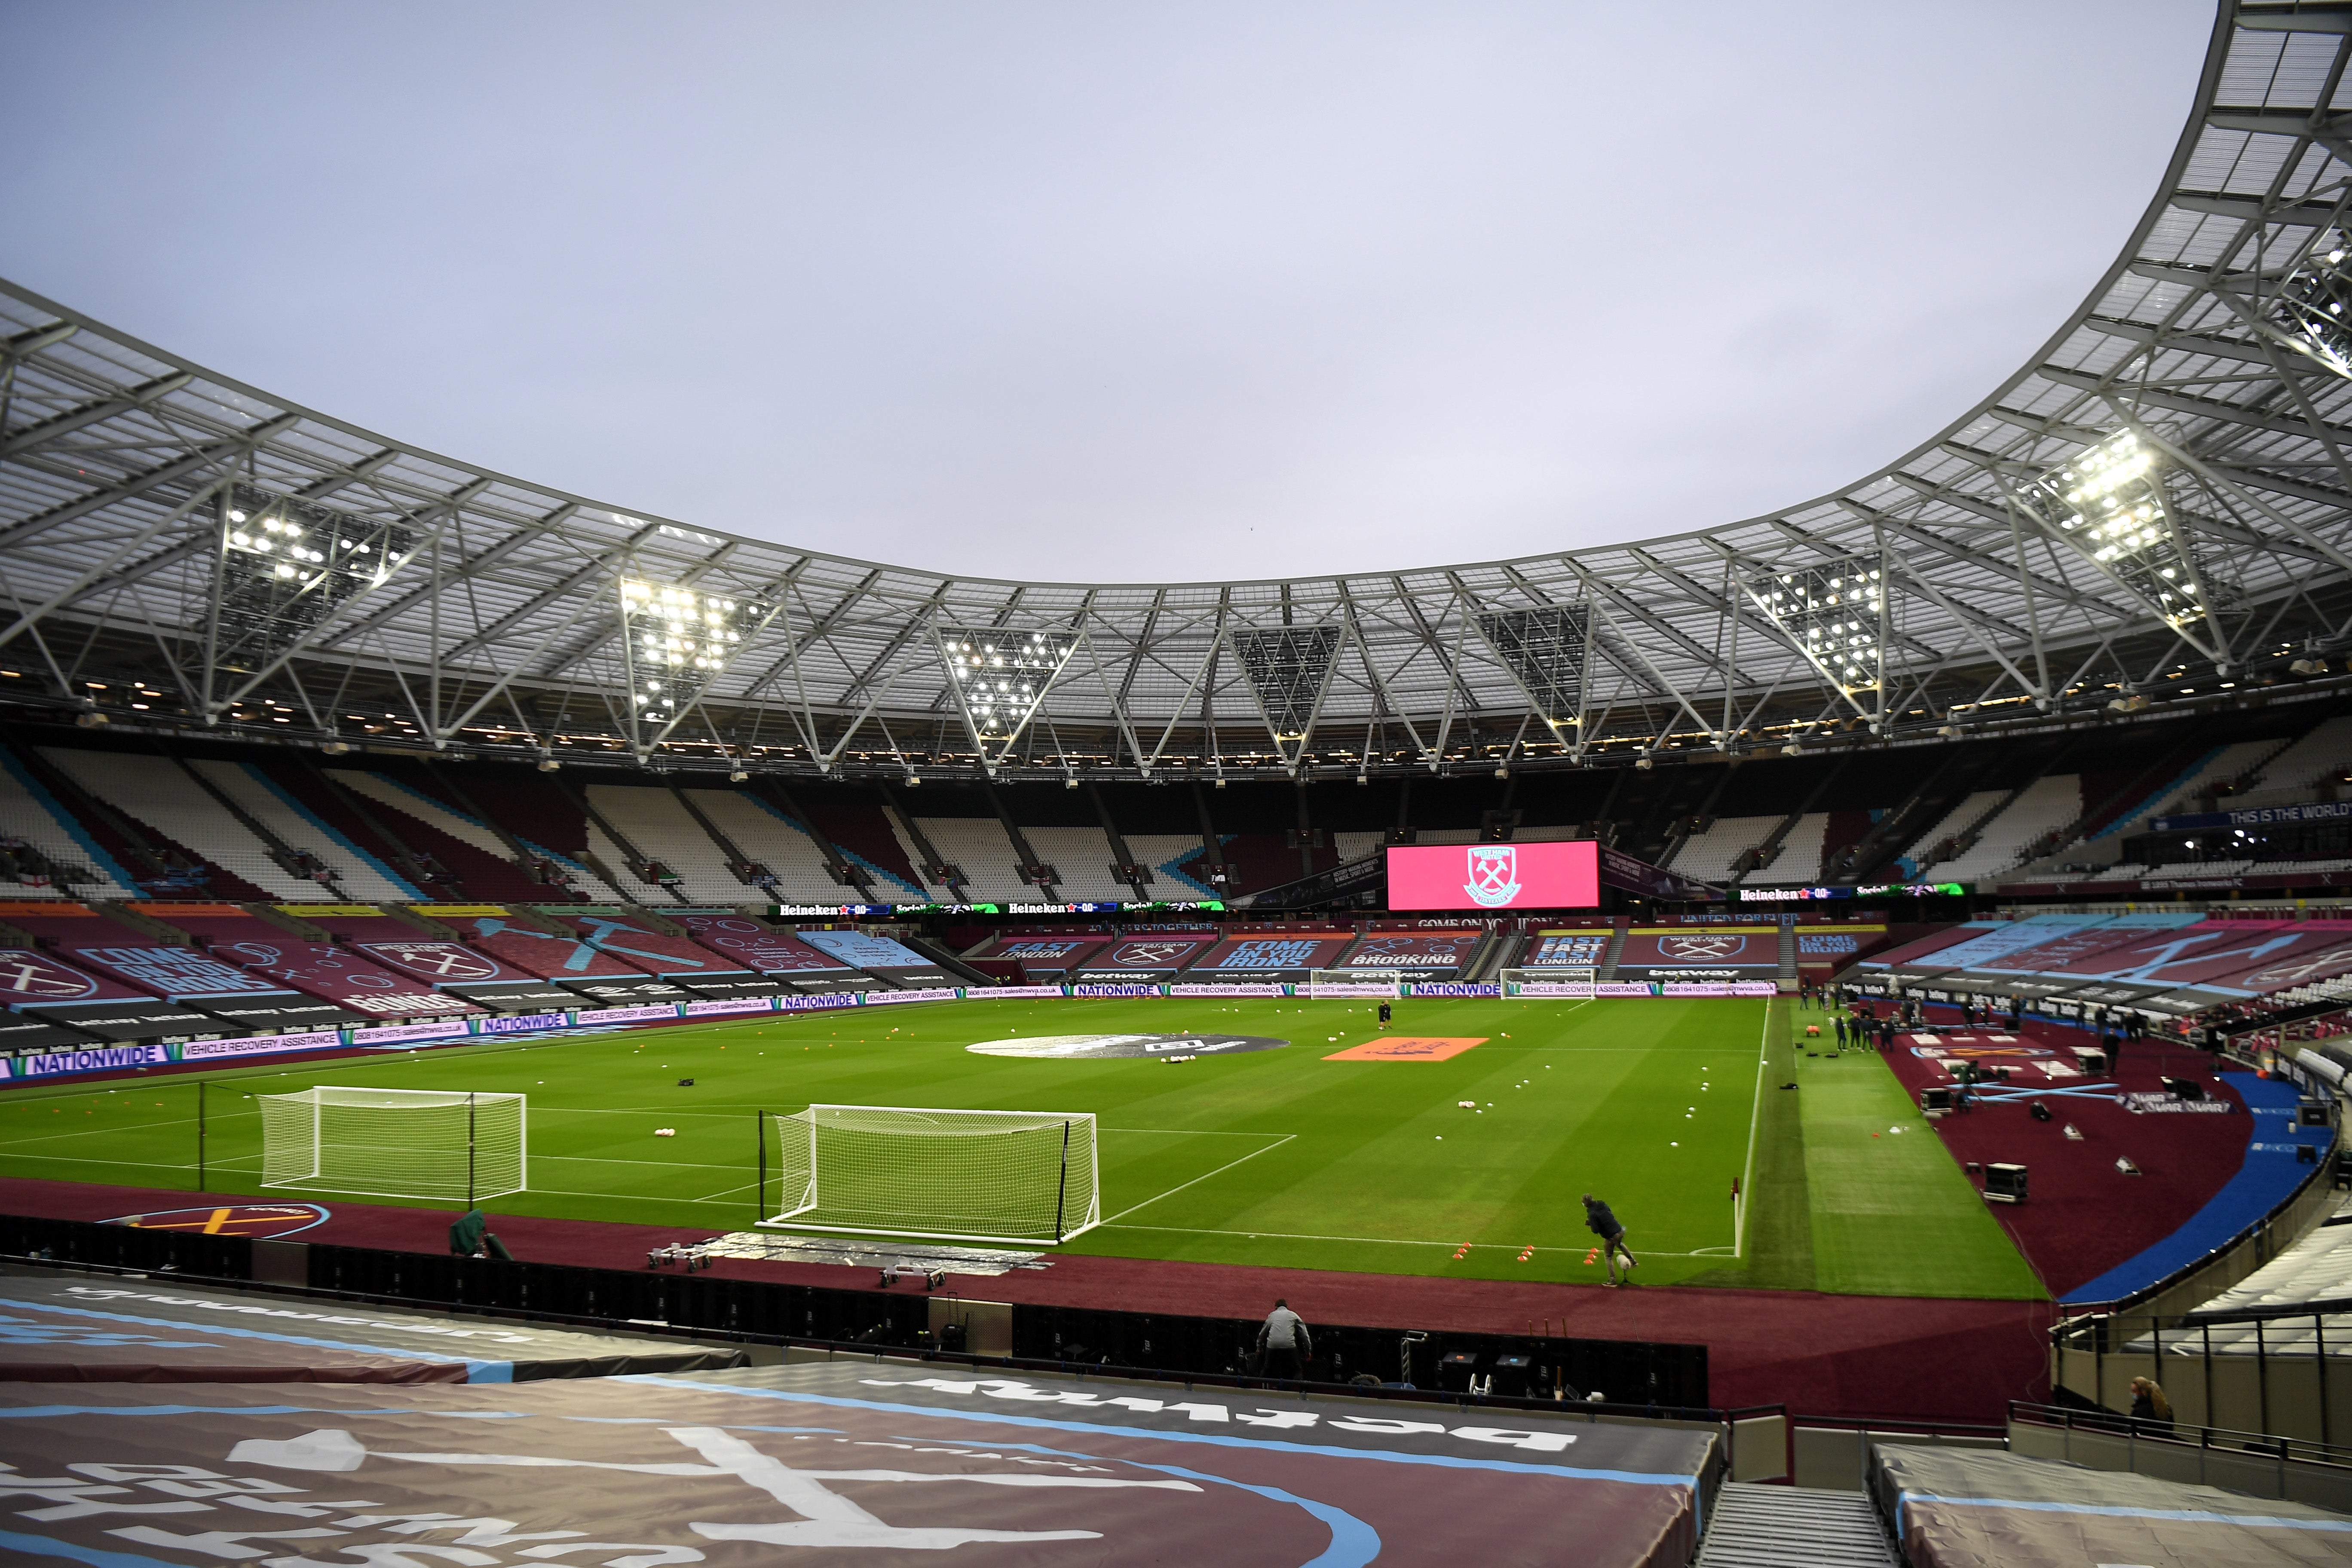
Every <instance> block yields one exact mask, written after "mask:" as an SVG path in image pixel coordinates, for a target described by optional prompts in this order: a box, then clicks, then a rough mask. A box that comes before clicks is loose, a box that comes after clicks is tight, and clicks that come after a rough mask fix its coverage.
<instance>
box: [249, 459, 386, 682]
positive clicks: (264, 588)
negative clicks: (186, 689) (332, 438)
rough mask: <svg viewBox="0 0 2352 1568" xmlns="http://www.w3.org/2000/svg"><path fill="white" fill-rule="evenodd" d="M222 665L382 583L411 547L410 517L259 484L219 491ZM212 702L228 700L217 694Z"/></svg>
mask: <svg viewBox="0 0 2352 1568" xmlns="http://www.w3.org/2000/svg"><path fill="white" fill-rule="evenodd" d="M215 504H216V506H217V508H218V514H217V518H218V521H217V531H216V535H215V537H216V539H217V541H218V549H219V552H220V580H219V591H218V592H219V608H218V616H219V626H220V631H221V640H220V645H219V647H218V649H217V651H216V653H215V662H216V663H217V665H218V666H220V667H223V668H231V667H235V666H238V665H244V664H247V663H251V662H256V661H257V658H259V656H262V655H264V654H265V653H269V652H276V651H277V650H278V649H280V648H283V647H286V646H288V645H289V644H290V643H292V642H294V641H295V640H296V639H297V638H299V637H301V636H302V635H303V634H304V633H306V632H308V631H309V630H310V628H311V627H313V626H317V625H318V624H319V623H320V622H321V621H323V620H325V619H326V618H327V617H328V616H331V615H332V614H333V613H334V612H335V610H336V609H337V608H338V607H339V606H341V605H343V604H345V603H346V602H348V601H349V600H352V599H353V598H356V597H358V596H359V595H362V594H366V593H370V592H372V591H373V590H374V589H376V588H379V587H382V586H383V584H384V583H385V582H387V581H388V580H390V579H391V577H392V576H393V575H394V574H395V573H397V572H398V571H399V570H400V568H401V567H402V566H403V565H404V564H405V563H407V562H408V561H409V559H410V557H411V555H412V554H413V552H414V551H413V546H414V541H415V536H414V534H413V532H412V531H410V530H409V529H408V528H407V527H405V526H404V525H402V524H397V523H387V522H382V521H375V520H373V519H371V518H366V517H360V516H355V515H353V514H352V513H349V512H342V511H338V510H335V509H334V508H332V507H329V506H323V505H321V504H320V503H319V502H317V501H311V500H298V499H296V498H294V497H292V496H282V495H278V494H275V493H273V492H271V491H269V490H266V489H262V488H260V487H259V486H257V485H251V484H234V485H230V486H229V487H227V488H226V489H225V490H223V491H222V492H220V496H219V499H218V500H217V502H216V503H215ZM213 706H214V707H215V709H216V710H217V709H218V708H221V707H224V706H226V704H224V703H219V702H215V704H213Z"/></svg>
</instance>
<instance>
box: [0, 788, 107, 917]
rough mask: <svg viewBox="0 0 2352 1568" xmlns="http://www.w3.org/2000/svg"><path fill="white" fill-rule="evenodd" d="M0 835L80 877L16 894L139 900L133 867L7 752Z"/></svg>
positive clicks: (0, 793) (0, 791) (0, 802)
mask: <svg viewBox="0 0 2352 1568" xmlns="http://www.w3.org/2000/svg"><path fill="white" fill-rule="evenodd" d="M0 837H8V838H21V839H23V840H24V841H25V842H26V844H28V845H30V846H32V847H33V849H34V850H35V852H36V853H37V854H39V855H40V856H41V858H43V859H45V860H47V861H48V862H49V864H50V865H51V866H52V867H54V868H57V869H58V871H59V872H60V873H62V874H65V875H68V876H73V877H75V878H76V880H75V881H73V882H72V883H71V885H69V886H68V887H62V888H47V889H45V888H37V887H31V886H25V887H20V888H19V889H16V891H17V892H18V893H19V894H21V895H22V896H24V897H27V898H37V897H43V896H58V897H74V896H81V897H89V898H104V899H135V898H137V897H139V885H138V883H137V882H136V881H135V880H133V879H132V878H131V872H130V870H129V868H126V867H124V866H123V865H122V864H121V862H120V861H118V860H116V859H115V858H114V857H112V856H111V855H109V854H108V853H107V852H106V850H105V849H104V848H103V847H101V846H100V844H99V842H98V840H97V839H96V838H94V837H91V836H90V833H89V829H87V828H85V827H83V826H81V824H80V823H79V821H77V820H76V819H75V818H74V816H73V814H72V813H70V812H68V810H66V808H65V807H64V806H63V805H60V804H59V803H58V801H57V800H56V798H55V797H54V796H52V795H50V794H49V792H48V791H47V789H45V788H43V787H42V786H41V784H40V783H39V781H38V780H37V779H36V778H34V777H33V775H32V774H31V773H28V772H26V770H25V767H24V764H22V763H19V762H17V761H16V758H14V757H12V756H9V755H8V754H7V753H6V752H0Z"/></svg>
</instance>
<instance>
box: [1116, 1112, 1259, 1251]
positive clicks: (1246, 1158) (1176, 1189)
mask: <svg viewBox="0 0 2352 1568" xmlns="http://www.w3.org/2000/svg"><path fill="white" fill-rule="evenodd" d="M1240 1136H1244V1137H1256V1138H1271V1139H1273V1140H1274V1142H1271V1143H1269V1144H1267V1145H1266V1146H1265V1148H1263V1149H1253V1150H1251V1151H1250V1152H1248V1153H1246V1154H1244V1155H1243V1156H1242V1157H1241V1158H1240V1159H1238V1160H1228V1161H1226V1162H1225V1163H1223V1164H1222V1165H1220V1166H1218V1167H1217V1168H1216V1169H1215V1170H1213V1171H1203V1172H1202V1173H1201V1174H1199V1175H1197V1176H1195V1177H1193V1178H1192V1180H1191V1181H1189V1182H1183V1183H1180V1184H1177V1185H1175V1186H1172V1187H1171V1188H1169V1189H1168V1190H1167V1191H1166V1192H1164V1193H1159V1194H1154V1195H1153V1196H1151V1197H1148V1198H1146V1199H1144V1200H1143V1201H1142V1202H1141V1203H1139V1204H1130V1205H1128V1206H1127V1207H1126V1208H1123V1209H1121V1210H1119V1211H1118V1213H1117V1214H1115V1215H1111V1216H1110V1217H1109V1218H1108V1219H1106V1220H1104V1221H1103V1222H1102V1224H1103V1225H1111V1224H1115V1223H1116V1222H1118V1221H1119V1220H1122V1219H1125V1218H1126V1217H1127V1216H1128V1215H1131V1214H1133V1213H1135V1212H1136V1211H1137V1210H1139V1209H1148V1208H1150V1206H1151V1205H1153V1204H1156V1203H1158V1202H1160V1199H1162V1198H1172V1197H1174V1196H1175V1195H1176V1194H1178V1193H1181V1192H1182V1191H1183V1190H1184V1189H1185V1188H1186V1187H1197V1186H1199V1185H1200V1184H1202V1182H1205V1181H1207V1180H1208V1179H1209V1178H1210V1177H1211V1176H1217V1175H1223V1173H1225V1172H1227V1171H1230V1170H1232V1169H1233V1168H1234V1166H1235V1165H1241V1164H1246V1163H1248V1162H1250V1161H1252V1160H1255V1159H1256V1158H1257V1157H1258V1156H1259V1155H1260V1154H1265V1153H1270V1152H1273V1151H1274V1150H1276V1149H1279V1148H1281V1147H1282V1146H1283V1145H1284V1144H1285V1143H1288V1142H1291V1141H1293V1140H1294V1139H1296V1138H1297V1136H1298V1134H1297V1133H1296V1132H1257V1133H1244V1134H1240ZM1097 1228H1099V1227H1097ZM1127 1228H1128V1229H1129V1230H1139V1229H1148V1228H1153V1227H1149V1226H1128V1227H1127ZM1168 1228H1171V1229H1173V1228H1177V1227H1174V1226H1170V1227H1168Z"/></svg>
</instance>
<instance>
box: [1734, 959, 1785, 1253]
mask: <svg viewBox="0 0 2352 1568" xmlns="http://www.w3.org/2000/svg"><path fill="white" fill-rule="evenodd" d="M1779 1000H1780V999H1779V998H1778V997H1775V998H1773V1000H1772V1001H1770V1002H1767V1003H1766V1004H1765V1005H1764V1034H1763V1037H1762V1038H1761V1039H1759V1041H1758V1042H1757V1056H1756V1103H1755V1104H1754V1105H1753V1106H1751V1107H1749V1109H1748V1164H1747V1166H1746V1169H1745V1172H1744V1173H1743V1174H1742V1175H1741V1176H1740V1178H1739V1207H1738V1213H1737V1214H1735V1215H1732V1218H1731V1256H1732V1257H1734V1258H1745V1257H1747V1256H1748V1254H1747V1252H1746V1251H1745V1250H1744V1249H1745V1248H1746V1247H1747V1246H1748V1198H1749V1197H1750V1196H1751V1195H1752V1194H1754V1193H1755V1191H1756V1129H1757V1128H1758V1127H1759V1125H1761V1124H1762V1122H1763V1120H1764V1065H1765V1063H1767V1062H1769V1061H1770V1060H1771V1059H1772V1009H1773V1007H1774V1006H1775V1005H1778V1003H1779Z"/></svg>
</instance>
